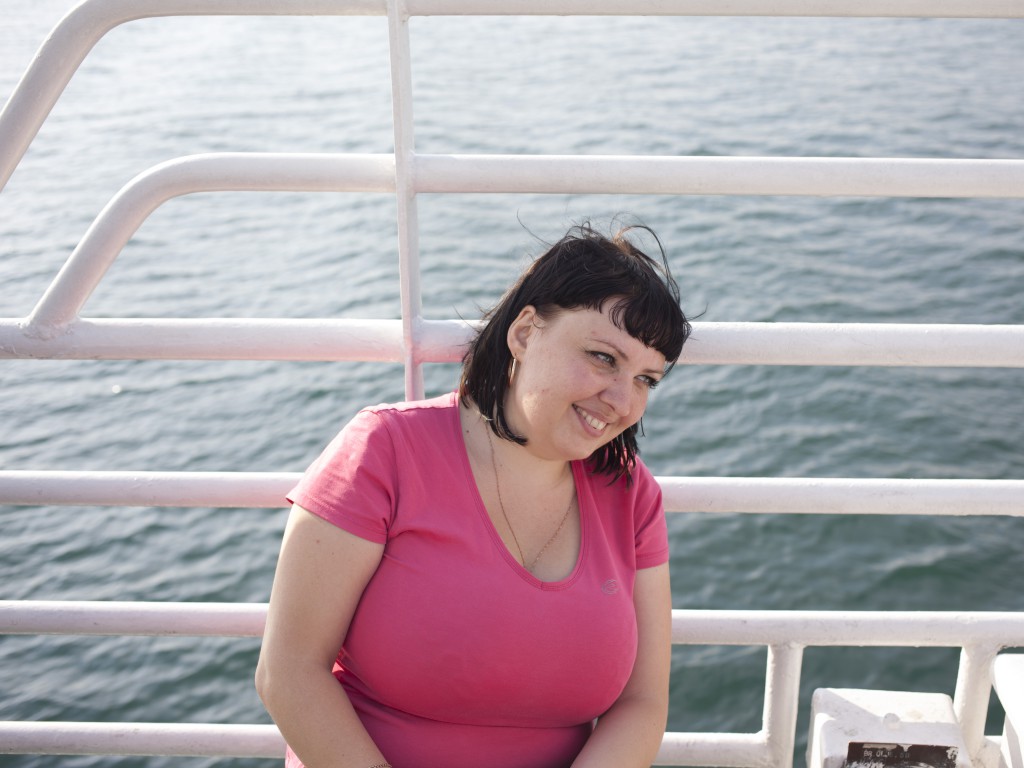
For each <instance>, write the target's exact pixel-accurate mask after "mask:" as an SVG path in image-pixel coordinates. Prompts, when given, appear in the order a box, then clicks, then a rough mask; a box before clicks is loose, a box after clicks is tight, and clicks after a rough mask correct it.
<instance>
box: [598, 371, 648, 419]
mask: <svg viewBox="0 0 1024 768" xmlns="http://www.w3.org/2000/svg"><path fill="white" fill-rule="evenodd" d="M639 390H640V387H638V386H636V383H635V381H634V380H633V379H632V378H631V377H629V376H615V377H614V378H613V379H612V380H611V381H609V382H608V386H607V387H605V390H604V392H603V393H602V394H601V399H602V400H603V401H604V402H605V403H606V404H607V405H608V406H610V407H611V408H612V409H613V410H614V411H615V415H616V416H618V417H619V418H625V417H629V416H632V415H634V411H636V410H637V409H639V412H637V413H635V416H636V418H637V419H639V418H640V416H641V415H643V408H644V405H645V400H646V390H644V391H643V392H640V391H639Z"/></svg>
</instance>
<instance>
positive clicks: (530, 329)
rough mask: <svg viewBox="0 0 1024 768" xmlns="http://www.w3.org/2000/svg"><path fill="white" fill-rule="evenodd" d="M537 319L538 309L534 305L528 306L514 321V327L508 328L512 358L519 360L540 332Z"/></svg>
mask: <svg viewBox="0 0 1024 768" xmlns="http://www.w3.org/2000/svg"><path fill="white" fill-rule="evenodd" d="M537 317H538V315H537V308H536V307H534V306H533V305H532V304H527V305H526V306H525V307H523V308H522V310H521V311H520V312H519V314H518V315H517V316H516V319H515V320H513V321H512V325H510V326H509V327H508V334H507V336H506V338H507V341H508V349H509V351H510V352H511V353H512V357H515V358H518V357H519V356H520V355H521V354H522V353H523V352H525V351H526V348H527V346H529V343H530V338H531V337H532V336H533V335H534V333H535V332H536V331H537V330H538V328H537V324H536V321H537Z"/></svg>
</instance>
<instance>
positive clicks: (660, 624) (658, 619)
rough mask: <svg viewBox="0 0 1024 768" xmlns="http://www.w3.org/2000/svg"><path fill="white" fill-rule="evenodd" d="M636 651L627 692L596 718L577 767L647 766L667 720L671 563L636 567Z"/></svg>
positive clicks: (660, 738)
mask: <svg viewBox="0 0 1024 768" xmlns="http://www.w3.org/2000/svg"><path fill="white" fill-rule="evenodd" d="M633 602H634V603H635V605H636V621H637V633H638V638H637V651H636V662H635V663H634V665H633V672H632V674H631V675H630V677H629V681H628V682H627V683H626V687H625V688H624V689H623V691H622V694H621V695H620V696H619V698H618V699H617V700H616V701H615V703H614V704H613V705H612V706H611V708H610V709H609V710H608V711H607V712H605V713H604V714H603V715H601V717H600V718H599V719H598V721H597V728H595V729H594V733H593V734H592V735H591V737H590V739H589V740H588V741H587V743H586V745H585V746H584V747H583V750H582V751H581V752H580V754H579V756H578V757H577V758H576V760H575V761H574V762H573V764H572V766H573V768H603V767H605V766H607V768H629V767H631V766H636V768H641V767H642V768H647V767H648V766H650V764H651V763H652V762H653V761H654V758H655V755H657V753H658V748H659V747H660V746H661V740H662V737H663V736H664V733H665V724H666V721H667V720H668V678H669V669H670V667H671V663H672V645H671V642H672V592H671V586H670V584H669V574H668V564H667V563H666V564H663V565H659V566H656V567H654V568H645V569H642V570H639V571H637V574H636V583H635V585H634V587H633Z"/></svg>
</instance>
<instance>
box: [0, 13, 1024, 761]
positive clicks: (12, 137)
mask: <svg viewBox="0 0 1024 768" xmlns="http://www.w3.org/2000/svg"><path fill="white" fill-rule="evenodd" d="M504 14H521V15H665V16H672V15H692V16H701V15H715V16H721V15H729V16H815V17H816V16H833V17H851V18H853V17H860V18H864V17H936V18H937V17H948V18H1005V19H1021V18H1024V1H1022V0H730V2H718V1H712V0H586V2H583V1H581V0H505V1H504V2H497V1H496V0H87V1H86V2H83V3H81V4H80V5H78V6H76V7H75V8H73V9H72V10H71V11H70V12H69V13H68V14H67V16H66V17H65V18H64V19H63V20H62V21H61V22H60V23H59V24H58V26H57V27H56V28H55V29H54V30H53V33H52V34H51V36H50V37H49V38H48V39H47V40H46V41H45V42H44V44H43V45H42V47H41V48H40V50H39V52H38V54H37V55H36V57H35V58H34V59H33V61H32V62H31V64H30V66H29V67H28V69H27V71H26V72H25V74H24V77H23V78H22V80H21V82H20V83H19V84H18V86H17V88H16V90H15V91H14V93H13V95H12V96H11V98H10V100H9V101H8V102H7V105H6V107H5V108H4V110H3V112H2V113H0V188H2V187H3V185H5V184H6V182H7V180H8V179H9V178H10V176H11V174H12V173H13V172H14V169H15V168H16V167H17V165H18V163H19V161H20V160H21V158H22V157H23V156H24V154H25V152H26V151H27V149H28V147H29V146H30V144H31V142H32V141H33V139H34V137H35V136H36V134H37V132H38V131H39V129H40V126H41V125H42V124H43V122H44V120H45V119H46V117H47V115H48V114H49V112H50V110H51V108H52V107H53V106H54V105H55V104H56V103H57V101H58V99H59V98H60V96H61V94H62V92H63V90H64V88H65V86H66V85H67V84H68V82H69V81H70V79H71V78H72V76H73V75H74V73H75V71H76V69H77V68H78V66H79V65H80V64H81V63H82V62H83V61H84V60H85V59H86V57H87V56H88V54H89V52H90V50H91V49H92V48H93V46H94V45H95V44H96V43H97V42H98V41H100V40H101V38H102V37H103V36H104V35H105V34H106V33H107V32H109V31H110V30H112V29H114V28H115V27H117V26H119V25H121V24H125V23H129V22H132V21H134V20H136V19H141V18H151V17H162V16H190V15H196V16H207V15H308V16H318V15H323V16H339V15H342V16H343V15H371V16H381V17H386V18H387V20H388V29H389V35H390V39H389V45H390V57H391V78H392V98H393V114H394V123H393V127H394V146H395V151H394V152H393V153H388V154H357V155H353V154H287V153H276V154H258V153H213V154H198V155H192V156H186V157H178V158H173V159H168V160H167V161H166V162H163V163H161V164H159V165H156V166H154V167H151V168H146V169H140V172H139V174H138V175H137V176H136V177H135V178H134V179H132V180H131V181H130V182H129V183H128V184H126V185H125V186H124V187H123V188H122V189H121V190H120V192H118V193H117V195H116V196H115V197H114V198H113V199H112V200H110V202H109V204H108V205H107V206H106V207H105V208H104V209H103V210H102V211H100V212H99V213H98V215H97V216H96V218H95V221H94V222H93V224H92V226H91V227H90V228H89V230H88V232H87V233H86V234H85V236H84V237H83V238H82V240H81V242H79V244H78V245H77V247H76V248H75V249H74V251H73V252H72V253H71V255H70V256H69V257H68V259H67V261H66V263H65V264H64V266H63V268H62V269H61V270H60V272H59V274H57V275H56V276H55V277H54V279H53V281H52V283H51V284H50V286H49V287H48V289H47V290H46V292H45V294H44V295H42V296H41V297H40V298H39V300H38V302H37V303H36V305H35V307H34V308H33V309H32V311H31V312H30V313H29V314H28V315H27V316H25V317H13V318H4V319H0V357H2V358H5V359H64V360H67V359H74V360H97V359H103V360H115V359H126V360H153V359H167V360H276V361H380V362H392V363H394V362H397V363H401V364H402V366H403V367H404V372H405V374H404V375H405V391H406V395H407V396H408V397H409V398H416V397H420V396H422V395H423V392H424V383H423V381H424V379H423V367H424V366H426V365H431V364H434V363H450V362H456V361H457V360H458V359H459V357H460V345H462V344H463V343H464V342H465V340H466V338H467V334H468V329H467V327H466V325H465V323H463V322H462V321H461V320H458V319H454V318H453V319H451V320H428V319H425V318H424V316H423V315H424V313H423V306H422V304H423V301H424V297H423V295H422V292H421V282H420V267H419V246H418V214H417V200H418V197H419V196H421V195H424V194H428V193H430V194H489V193H495V192H502V193H533V194H548V193H550V194H574V195H602V194H613V193H614V194H635V195H690V196H694V195H775V196H863V197H918V198H927V197H953V198H956V197H964V198H970V197H977V198H985V197H995V198H1024V161H1020V160H990V159H977V160H972V159H906V158H872V159H866V158H836V157H828V158H816V157H707V156H701V157H696V156H695V157H677V156H565V155H559V156H537V155H511V154H510V155H437V154H423V153H419V152H417V151H416V145H415V132H414V122H413V118H412V109H411V105H412V83H413V81H412V71H411V67H412V64H411V56H410V30H409V21H410V19H411V18H415V17H417V16H430V15H504ZM229 190H246V191H254V192H261V191H263V192H276V191H304V192H317V191H329V192H344V191H358V192H368V193H379V194H381V195H389V196H393V198H394V199H395V201H396V211H397V231H398V255H397V258H398V264H399V267H398V269H399V275H400V281H401V303H402V312H401V317H400V318H399V319H393V320H380V319H365V320H360V319H335V318H328V317H325V318H317V319H257V318H251V319H246V318H219V319H177V318H165V319H161V318H148V319H137V318H90V317H88V316H83V314H82V312H83V310H84V308H85V305H86V303H87V301H88V299H89V297H90V295H91V294H92V293H93V291H94V289H95V288H96V287H97V286H98V285H99V284H100V282H101V281H102V280H103V279H104V277H105V275H106V274H107V271H108V269H109V268H110V267H111V265H112V264H113V263H114V262H115V260H116V259H117V258H118V255H119V254H120V253H121V251H122V249H124V247H125V246H126V244H127V243H128V241H129V240H130V239H131V238H132V236H133V234H134V233H135V232H136V231H137V230H138V229H139V227H140V226H141V225H142V224H143V222H144V221H145V220H146V219H147V217H148V216H150V215H151V214H152V213H153V212H154V211H156V210H157V209H158V208H159V207H160V206H161V205H163V204H164V203H165V202H167V201H169V200H171V199H173V198H175V197H179V196H183V195H189V194H194V193H199V192H210V191H229ZM696 327H697V332H696V333H695V335H694V339H693V340H692V341H691V342H690V346H688V348H687V350H686V354H685V358H684V360H683V361H682V362H683V363H684V364H689V365H710V366H715V365H734V364H743V365H758V366H762V365H763V366H778V365H787V366H912V367H977V368H992V367H997V368H998V367H1002V368H1022V367H1024V327H1020V326H1012V325H962V324H955V325H954V324H949V325H935V324H898V323H872V324H856V323H785V322H781V323H747V322H736V323H731V322H721V323H711V322H703V323H702V322H698V323H697V324H696ZM296 478H297V476H296V475H295V474H294V473H283V472H282V473H272V472H271V473H265V472H224V473H217V472H144V473H140V472H130V471H124V470H120V469H118V468H117V467H113V468H111V469H109V470H104V471H53V470H47V469H45V468H40V469H38V470H31V471H27V470H26V471H0V504H3V505H33V506H49V505H79V506H104V505H112V506H133V505H137V506H147V507H150V506H154V507H160V506H166V507H193V506H197V507H246V508H249V507H252V508H277V507H281V505H282V499H283V497H284V495H285V492H286V491H287V490H288V489H289V488H290V487H291V485H292V484H293V483H294V482H295V480H296ZM658 479H659V481H660V483H661V484H662V487H663V489H664V496H665V501H666V508H667V510H668V512H669V513H684V512H685V513H697V514H721V513H744V514H794V515H800V514H810V513H813V514H836V515H894V514H896V515H922V516H941V515H956V516H991V515H1006V516H1021V515H1024V481H1022V480H998V481H997V480H977V479H956V478H951V479H943V480H894V479H841V478H840V479H815V478H759V477H758V478H755V477H750V478H737V477H728V478H726V477H719V478H707V477H659V478H658ZM265 611H266V606H265V605H264V604H220V603H218V604H196V603H154V602H78V601H3V602H0V632H2V633H6V634H27V635H33V634H63V635H110V634H117V635H178V636H181V635H184V636H195V637H204V636H219V637H247V638H252V637H258V636H259V635H260V634H261V632H262V629H263V623H264V617H265ZM673 642H675V643H678V644H688V645H743V646H760V647H763V648H767V667H766V671H765V685H764V698H763V718H762V726H761V728H760V730H758V731H757V732H752V733H724V732H722V733H703V732H701V733H685V732H669V733H666V734H665V737H664V741H663V745H662V749H661V752H660V754H659V757H658V764H659V765H679V766H723V767H725V766H732V767H735V768H740V767H749V768H754V767H755V766H772V767H774V768H785V767H786V766H790V765H792V764H793V761H794V745H795V741H796V722H797V707H798V692H799V684H800V676H801V664H802V658H803V654H804V651H805V649H807V648H812V647H825V646H863V647H869V646H870V647H875V646H886V647H898V646H907V647H945V648H958V649H960V654H961V655H960V664H959V672H958V675H957V679H956V681H955V695H954V697H953V710H954V714H955V718H956V724H957V726H958V728H959V731H960V733H961V734H962V737H963V741H964V744H965V745H966V747H967V750H968V752H969V757H970V760H971V764H972V765H974V766H977V768H997V766H1000V765H1013V766H1017V767H1019V766H1022V765H1024V762H1021V756H1020V754H1021V753H1020V749H1021V747H1020V741H1019V738H1018V737H1017V734H1019V733H1020V732H1021V730H1022V729H1024V704H1022V699H1021V691H1024V679H1022V677H1021V674H1020V666H1019V663H1018V662H1017V660H1016V658H1015V656H1014V654H1012V653H1008V652H1007V651H1008V650H1009V649H1013V648H1019V647H1022V646H1024V613H1013V612H999V613H995V612H948V613H947V612H923V613H922V612H914V613H908V612H849V611H736V610H676V611H674V614H673ZM993 696H998V697H999V699H1000V701H1001V702H1002V704H1003V706H1004V708H1005V711H1006V715H1007V723H1006V728H1005V730H1004V732H1003V733H1002V734H986V733H985V727H986V723H985V718H986V713H987V711H988V707H989V702H990V699H991V698H992V697H993ZM0 753H4V754H92V755H126V754H148V755H208V756H240V757H268V758H270V757H280V756H282V755H283V753H284V744H283V742H282V740H281V737H280V735H279V734H278V732H277V730H276V729H275V728H274V727H273V726H269V725H256V724H244V723H236V724H208V725H202V724H198V725H197V724H156V723H87V722H27V721H26V722H3V723H0Z"/></svg>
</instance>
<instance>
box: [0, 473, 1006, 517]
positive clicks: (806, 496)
mask: <svg viewBox="0 0 1024 768" xmlns="http://www.w3.org/2000/svg"><path fill="white" fill-rule="evenodd" d="M301 476H302V475H301V473H299V472H126V471H81V472H78V471H59V470H40V471H31V470H0V504H11V505H30V506H42V505H65V506H67V505H73V506H143V507H221V508H228V507H242V508H268V509H272V508H283V507H285V506H287V504H286V502H285V498H284V497H285V495H286V494H287V493H288V491H290V490H291V489H292V488H293V487H294V486H295V484H296V483H297V482H298V481H299V478H300V477H301ZM656 480H657V481H658V482H659V483H660V484H661V488H662V492H663V494H664V502H665V509H666V511H668V512H676V513H682V512H691V513H715V514H735V513H754V514H765V513H768V514H848V515H849V514H853V515H885V514H888V515H935V516H942V515H1005V516H1018V517H1019V516H1024V480H956V479H953V480H916V479H915V480H906V479H851V478H768V477H658V478H656Z"/></svg>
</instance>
